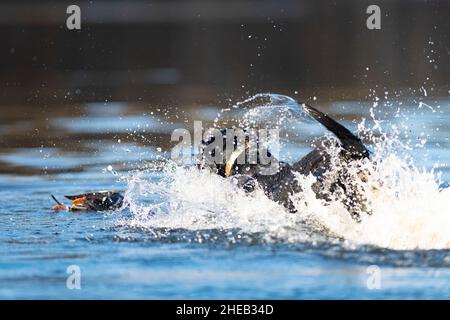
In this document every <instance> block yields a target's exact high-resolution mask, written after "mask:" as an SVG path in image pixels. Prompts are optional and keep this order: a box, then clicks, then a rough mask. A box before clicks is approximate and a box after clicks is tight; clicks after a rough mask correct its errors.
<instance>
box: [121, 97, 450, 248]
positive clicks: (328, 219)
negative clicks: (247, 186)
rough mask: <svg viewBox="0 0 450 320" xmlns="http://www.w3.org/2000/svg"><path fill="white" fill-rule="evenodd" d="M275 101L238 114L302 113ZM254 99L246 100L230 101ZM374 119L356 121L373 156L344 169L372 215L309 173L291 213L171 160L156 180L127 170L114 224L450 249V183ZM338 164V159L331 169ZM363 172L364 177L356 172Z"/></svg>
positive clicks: (392, 129) (249, 116) (289, 101)
mask: <svg viewBox="0 0 450 320" xmlns="http://www.w3.org/2000/svg"><path fill="white" fill-rule="evenodd" d="M256 98H257V99H260V98H265V99H267V98H268V97H267V96H261V95H259V96H257V97H256ZM273 101H275V103H274V109H276V110H271V109H270V103H271V102H270V97H269V100H268V102H267V103H265V104H263V105H262V106H259V107H258V106H256V107H251V108H249V109H248V110H246V112H247V113H245V114H246V115H247V117H239V119H241V120H242V121H243V123H244V124H246V125H249V123H248V120H249V119H252V120H255V119H257V120H258V121H259V119H260V118H259V117H257V116H256V115H260V114H261V113H265V114H267V113H269V114H273V112H279V111H280V110H279V109H283V104H284V105H287V107H286V108H285V109H283V111H282V112H283V114H286V115H288V114H297V115H301V114H302V112H301V110H300V109H299V106H298V105H297V104H295V105H294V103H295V101H293V100H292V99H290V98H282V96H274V97H272V103H273ZM253 102H255V101H254V99H249V100H246V101H244V102H243V103H241V104H237V105H236V106H235V107H236V108H237V109H239V108H242V107H243V106H244V105H246V106H247V105H248V104H249V103H253ZM287 118H288V117H286V119H287ZM280 120H282V119H281V118H277V121H279V122H278V125H284V123H283V121H280ZM290 120H291V119H290ZM372 120H373V123H374V125H373V126H372V127H369V126H368V125H367V124H366V122H365V121H363V122H361V123H360V125H359V126H358V131H359V134H360V135H362V136H364V137H365V139H366V140H367V141H368V142H370V143H371V150H372V155H371V159H370V160H367V159H366V160H361V161H359V162H358V163H353V164H352V165H350V166H348V167H346V168H345V169H346V170H348V172H349V175H350V176H353V177H355V179H354V180H352V181H354V183H355V184H358V186H356V187H358V188H359V190H360V191H361V192H362V194H363V196H364V197H365V199H367V204H368V206H369V207H370V211H371V214H365V215H363V216H362V219H361V222H359V223H358V222H356V221H355V220H354V219H352V218H351V217H350V215H349V213H348V212H347V210H346V209H345V207H344V206H343V204H342V203H343V201H342V197H345V196H346V195H345V194H337V195H336V196H335V198H334V199H332V200H331V201H325V200H323V199H319V198H318V197H317V196H316V194H315V192H314V191H313V188H312V186H313V185H314V183H315V182H316V178H315V177H313V176H302V175H298V176H297V179H298V180H299V182H300V183H301V185H302V188H303V192H302V193H299V194H295V195H293V196H292V200H293V203H294V205H295V207H296V209H297V210H298V213H296V214H292V213H289V212H288V211H287V210H286V209H285V208H284V207H283V206H281V205H279V204H277V203H275V202H273V201H271V200H270V199H269V198H267V197H266V195H265V194H264V192H263V191H262V190H256V191H255V192H253V193H249V194H247V193H245V192H244V191H243V190H242V189H240V188H238V187H237V186H236V185H235V184H234V183H233V181H232V180H231V179H225V178H222V177H220V176H218V175H215V174H212V173H209V172H203V171H199V170H197V169H196V168H183V167H177V166H176V165H174V164H172V163H170V162H167V164H166V165H165V167H164V170H163V172H162V174H160V176H159V178H155V177H154V176H153V175H152V168H149V169H148V170H141V171H137V172H132V173H130V174H129V177H128V189H127V192H126V196H125V202H126V203H127V205H128V206H129V209H130V211H131V217H124V218H122V219H121V220H120V221H119V222H118V223H120V224H121V225H127V226H130V227H138V228H146V229H149V230H160V229H164V230H179V229H183V230H191V231H196V230H219V231H226V230H239V233H240V234H246V235H252V234H255V235H256V234H257V235H258V237H260V236H261V235H262V239H263V241H282V242H288V243H292V242H308V241H317V239H318V238H317V237H319V238H321V239H327V240H328V241H329V240H330V239H339V241H342V240H344V243H350V244H352V245H354V244H357V245H374V246H378V247H384V248H390V249H399V250H404V249H405V250H409V249H450V232H449V230H450V213H449V211H448V208H449V207H450V189H444V190H440V189H439V185H440V184H441V183H442V181H441V178H440V175H439V173H437V172H435V170H434V169H433V168H432V169H428V170H427V169H424V168H420V167H418V166H417V165H416V164H415V162H414V157H413V156H412V155H411V154H412V152H414V148H412V147H410V146H409V145H407V144H404V143H402V142H401V139H400V137H399V132H398V131H396V129H395V127H390V128H389V131H390V133H389V134H387V133H385V132H384V131H383V124H382V123H380V122H378V121H377V120H376V119H375V118H373V119H372ZM326 139H333V138H331V137H328V136H327V137H326ZM330 152H331V153H333V152H337V150H335V151H333V150H330ZM336 159H337V158H336ZM341 165H342V164H340V163H339V162H338V161H337V160H336V161H335V162H334V165H333V169H332V170H331V171H330V173H329V174H334V173H335V172H337V171H338V170H339V169H341V167H340V166H341ZM334 170H335V171H334ZM361 172H364V179H361V178H359V179H358V178H357V177H360V176H361ZM153 232H154V231H153Z"/></svg>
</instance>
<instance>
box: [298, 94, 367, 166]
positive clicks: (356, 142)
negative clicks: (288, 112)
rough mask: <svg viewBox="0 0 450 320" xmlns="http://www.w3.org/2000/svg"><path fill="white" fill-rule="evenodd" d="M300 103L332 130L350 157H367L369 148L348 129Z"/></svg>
mask: <svg viewBox="0 0 450 320" xmlns="http://www.w3.org/2000/svg"><path fill="white" fill-rule="evenodd" d="M300 105H301V106H302V107H303V110H305V112H306V113H307V114H309V115H310V116H311V117H313V118H314V119H315V120H317V121H318V122H320V123H321V124H322V125H323V126H324V127H325V128H327V129H328V130H330V131H331V132H333V134H334V135H335V136H336V137H337V138H338V139H339V141H340V143H341V146H342V148H344V150H346V151H347V152H349V153H350V156H351V157H352V158H355V159H362V158H368V157H369V150H367V148H366V147H365V146H364V144H363V143H362V141H361V139H360V138H358V137H357V136H355V135H354V134H353V133H351V132H350V130H348V129H347V128H346V127H344V126H343V125H341V124H340V123H338V122H337V121H336V120H334V119H332V118H331V117H330V116H328V115H326V114H325V113H323V112H321V111H319V110H317V109H315V108H313V107H311V106H309V105H307V104H305V103H300Z"/></svg>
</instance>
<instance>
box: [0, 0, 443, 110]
mask: <svg viewBox="0 0 450 320" xmlns="http://www.w3.org/2000/svg"><path fill="white" fill-rule="evenodd" d="M70 4H77V5H78V6H79V7H80V8H81V16H82V18H81V30H80V31H73V30H72V31H71V30H68V29H67V28H66V18H67V17H68V15H67V14H66V8H67V7H68V6H69V5H70ZM370 4H377V5H379V6H380V8H381V16H382V18H381V30H368V29H367V28H366V19H367V18H368V16H369V15H368V14H366V8H367V7H368V6H369V5H370ZM449 30H450V1H445V0H440V1H423V0H389V1H376V3H375V2H374V1H361V0H346V1H327V0H323V1H313V0H277V1H275V0H252V1H241V0H228V1H221V0H193V1H182V0H153V1H143V0H128V1H119V0H110V1H105V0H103V1H31V0H2V1H1V3H0V36H1V39H2V42H1V47H0V48H1V50H0V68H1V73H0V86H1V90H0V102H1V103H2V104H11V103H20V104H22V103H27V104H33V105H35V106H43V105H50V104H58V103H62V102H67V101H105V100H109V101H111V100H121V101H140V100H147V101H163V102H165V103H181V104H182V103H186V102H192V103H203V102H211V101H214V100H220V99H224V98H228V97H229V98H233V99H234V98H241V97H243V96H248V95H249V94H252V93H256V92H261V91H273V92H281V93H288V94H292V93H293V92H294V91H298V92H299V96H301V97H306V98H307V97H309V96H310V95H316V96H320V97H322V98H325V96H330V98H333V99H340V98H346V99H348V98H354V99H358V98H362V97H364V96H365V95H366V94H367V92H368V89H376V88H378V87H379V88H382V89H381V90H384V89H383V88H384V87H386V88H389V89H390V90H394V89H402V88H403V89H404V88H413V89H418V88H420V87H421V86H422V85H424V83H426V84H427V85H428V86H433V88H434V90H437V91H438V92H439V93H441V94H444V95H447V94H448V92H447V91H448V83H449V62H450V58H449V57H450V55H449V51H450V40H449V36H450V35H449Z"/></svg>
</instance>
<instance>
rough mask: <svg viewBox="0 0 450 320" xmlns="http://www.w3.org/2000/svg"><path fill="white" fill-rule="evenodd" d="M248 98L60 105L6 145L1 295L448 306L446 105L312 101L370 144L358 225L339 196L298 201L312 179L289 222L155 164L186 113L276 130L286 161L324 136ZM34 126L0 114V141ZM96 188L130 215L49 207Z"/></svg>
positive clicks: (222, 186)
mask: <svg viewBox="0 0 450 320" xmlns="http://www.w3.org/2000/svg"><path fill="white" fill-rule="evenodd" d="M252 102H254V101H253V100H252V101H250V102H249V101H246V102H245V103H242V104H237V105H235V106H234V107H233V106H231V107H230V108H229V109H226V110H222V111H220V110H216V109H214V108H203V109H197V110H191V111H185V112H182V111H180V110H173V109H170V108H167V109H161V110H160V112H155V113H153V112H149V111H142V108H134V109H133V107H130V106H127V105H125V104H121V103H115V104H110V105H101V104H100V105H97V104H93V105H88V106H86V107H83V110H82V111H81V115H80V116H79V117H78V116H77V117H73V116H71V114H70V111H68V112H67V113H66V114H63V115H61V116H55V117H52V118H50V119H49V120H48V123H47V124H46V126H44V127H45V131H44V132H39V137H42V138H41V139H37V140H38V141H39V142H36V143H34V144H32V145H27V146H26V147H24V146H22V142H21V141H20V138H16V139H17V141H15V142H13V144H14V143H16V144H17V145H15V146H9V148H5V147H4V148H3V149H1V150H0V162H1V164H2V165H3V171H2V172H3V174H2V175H0V191H1V199H0V203H1V206H0V215H1V217H2V219H1V221H0V241H1V245H0V254H1V258H0V284H1V285H0V297H1V298H44V299H48V298H52V299H61V298H87V299H90V298H114V299H126V298H138V299H142V298H249V299H253V298H255V299H258V298H260V299H263V298H269V299H283V298H286V299H316V298H318V299H321V298H325V299H330V298H344V299H345V298H353V299H360V298H362V299H371V298H385V299H390V298H447V299H448V298H450V268H449V267H450V215H449V214H450V213H449V211H448V208H449V206H450V189H445V188H444V187H445V181H448V180H450V172H449V169H448V163H449V161H450V145H449V143H450V142H449V136H450V135H449V132H450V122H449V120H448V119H450V118H449V116H450V113H449V110H450V102H449V101H448V100H444V99H441V100H430V101H425V103H426V104H421V103H419V102H416V101H415V99H405V100H400V102H399V101H392V102H389V103H382V102H381V101H380V102H377V101H374V102H365V103H356V102H339V103H333V104H331V105H328V106H327V107H323V108H322V109H323V110H324V111H326V112H329V113H330V114H332V115H333V116H334V117H335V118H336V119H338V120H340V121H341V122H342V123H344V124H346V125H347V126H348V127H349V128H351V129H352V131H359V132H360V134H361V135H362V136H363V137H364V138H365V140H366V141H367V142H368V143H369V142H370V144H369V148H370V150H371V151H372V161H373V162H369V163H365V164H363V165H366V166H367V168H368V170H371V171H370V172H371V180H370V181H369V184H370V185H371V186H376V187H377V188H376V192H373V190H374V189H373V188H368V190H367V197H368V198H369V200H370V202H371V204H372V210H373V214H372V215H370V216H368V215H367V216H364V217H363V221H362V222H361V223H356V222H355V221H353V220H352V219H351V218H350V216H349V215H348V213H347V212H346V211H345V209H344V208H343V207H342V206H341V205H340V202H337V201H336V202H333V203H331V204H325V203H323V201H321V200H318V199H316V198H315V196H314V194H313V193H312V191H310V192H308V188H307V186H308V185H310V184H311V183H312V182H313V181H312V177H299V179H302V185H303V186H305V193H303V194H301V195H296V197H295V198H294V203H295V206H296V207H297V209H298V210H299V213H298V214H291V213H289V212H287V211H286V210H285V209H284V208H283V207H282V206H280V205H278V204H276V203H274V202H272V201H271V200H269V199H268V198H267V197H265V196H264V194H263V193H262V192H260V191H257V192H255V193H253V194H251V195H248V194H245V193H244V192H243V191H242V190H239V189H237V188H236V187H235V186H234V185H233V184H232V183H231V182H230V181H228V180H226V179H223V178H220V177H218V176H216V175H213V174H210V173H208V172H199V171H198V170H197V169H195V168H192V167H179V166H176V165H175V164H173V163H171V162H167V161H166V159H167V158H168V156H169V154H170V146H171V145H170V143H169V142H170V133H171V131H172V130H173V129H174V128H187V129H192V123H193V122H192V121H193V120H203V121H204V126H205V127H207V126H209V125H215V126H218V127H220V126H224V125H230V124H231V123H232V122H233V121H232V120H230V119H238V121H237V122H238V123H239V124H241V125H261V124H265V125H268V126H278V127H282V128H283V130H282V131H281V133H282V138H283V139H282V141H283V148H282V154H281V157H282V159H284V160H286V161H290V162H292V161H295V160H297V159H299V158H300V157H301V156H302V155H304V154H306V152H308V150H310V149H311V147H310V144H311V143H312V142H314V138H320V137H322V138H323V136H324V135H325V134H326V132H325V130H323V129H322V128H321V127H320V125H319V124H316V123H314V122H313V121H311V120H309V119H308V117H306V116H305V115H304V114H303V113H302V112H301V109H299V107H298V105H296V104H295V103H291V102H289V101H281V102H280V101H272V105H271V106H269V107H267V106H266V107H265V106H264V105H263V106H261V105H258V106H257V107H256V108H255V107H254V105H251V104H252ZM258 103H259V102H258ZM249 104H250V105H249ZM274 104H275V105H280V104H281V105H283V106H282V108H273V105H274ZM318 106H319V108H320V103H318ZM130 110H131V111H130ZM144 110H145V109H144ZM364 119H365V120H364ZM35 125H36V124H35V123H33V122H27V119H22V120H20V121H17V120H16V121H8V122H7V123H6V122H5V123H3V124H0V132H2V134H5V135H7V134H10V135H12V134H13V133H14V132H19V133H23V132H27V131H28V130H31V131H32V128H33V127H34V126H35ZM41 130H44V129H42V128H41ZM16 136H17V135H16ZM24 136H25V137H28V136H29V135H27V134H24ZM49 137H50V138H49ZM7 138H8V136H6V139H7ZM11 139H13V138H11ZM61 140H62V141H61ZM11 141H13V140H11ZM49 141H51V142H49ZM54 141H56V142H54ZM53 143H54V144H53ZM172 145H173V144H172ZM374 162H376V163H377V166H376V167H373V166H372V165H371V164H373V163H374ZM381 182H382V183H381ZM102 189H118V190H123V191H124V192H125V195H126V203H127V207H125V208H124V209H123V210H120V211H118V212H114V213H107V214H95V213H84V214H72V213H66V212H53V211H50V210H48V208H49V207H51V206H52V205H53V203H52V200H51V198H50V196H49V195H50V194H51V193H52V194H55V195H56V196H57V197H58V198H62V196H63V195H64V194H76V193H78V192H85V191H91V190H102ZM70 265H78V266H79V267H80V269H81V290H69V289H68V288H67V287H66V279H67V277H68V274H67V273H66V269H67V267H68V266H70ZM371 265H377V266H378V267H379V268H380V269H379V270H380V272H381V273H380V274H381V282H380V286H381V287H380V288H379V289H375V290H371V289H370V288H369V287H368V285H367V283H368V281H369V282H370V274H369V273H368V269H367V268H368V267H369V266H371ZM369 270H373V269H369Z"/></svg>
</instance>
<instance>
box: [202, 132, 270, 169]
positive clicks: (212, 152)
mask: <svg viewBox="0 0 450 320" xmlns="http://www.w3.org/2000/svg"><path fill="white" fill-rule="evenodd" d="M265 145H266V143H265V142H264V144H263V143H261V140H260V137H259V135H258V133H257V132H256V131H249V130H242V129H220V130H219V129H214V130H208V132H207V133H206V134H205V137H204V139H203V141H202V143H201V146H200V154H199V159H198V163H197V165H198V167H199V168H201V169H204V168H210V169H211V170H212V171H213V172H215V173H217V174H219V175H220V176H222V177H229V176H233V175H237V174H241V175H249V176H256V175H259V174H262V175H270V174H274V173H275V172H276V171H277V170H278V160H277V159H276V158H274V157H273V155H272V154H271V153H270V152H269V150H268V149H267V147H263V146H265ZM274 169H275V170H274Z"/></svg>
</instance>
